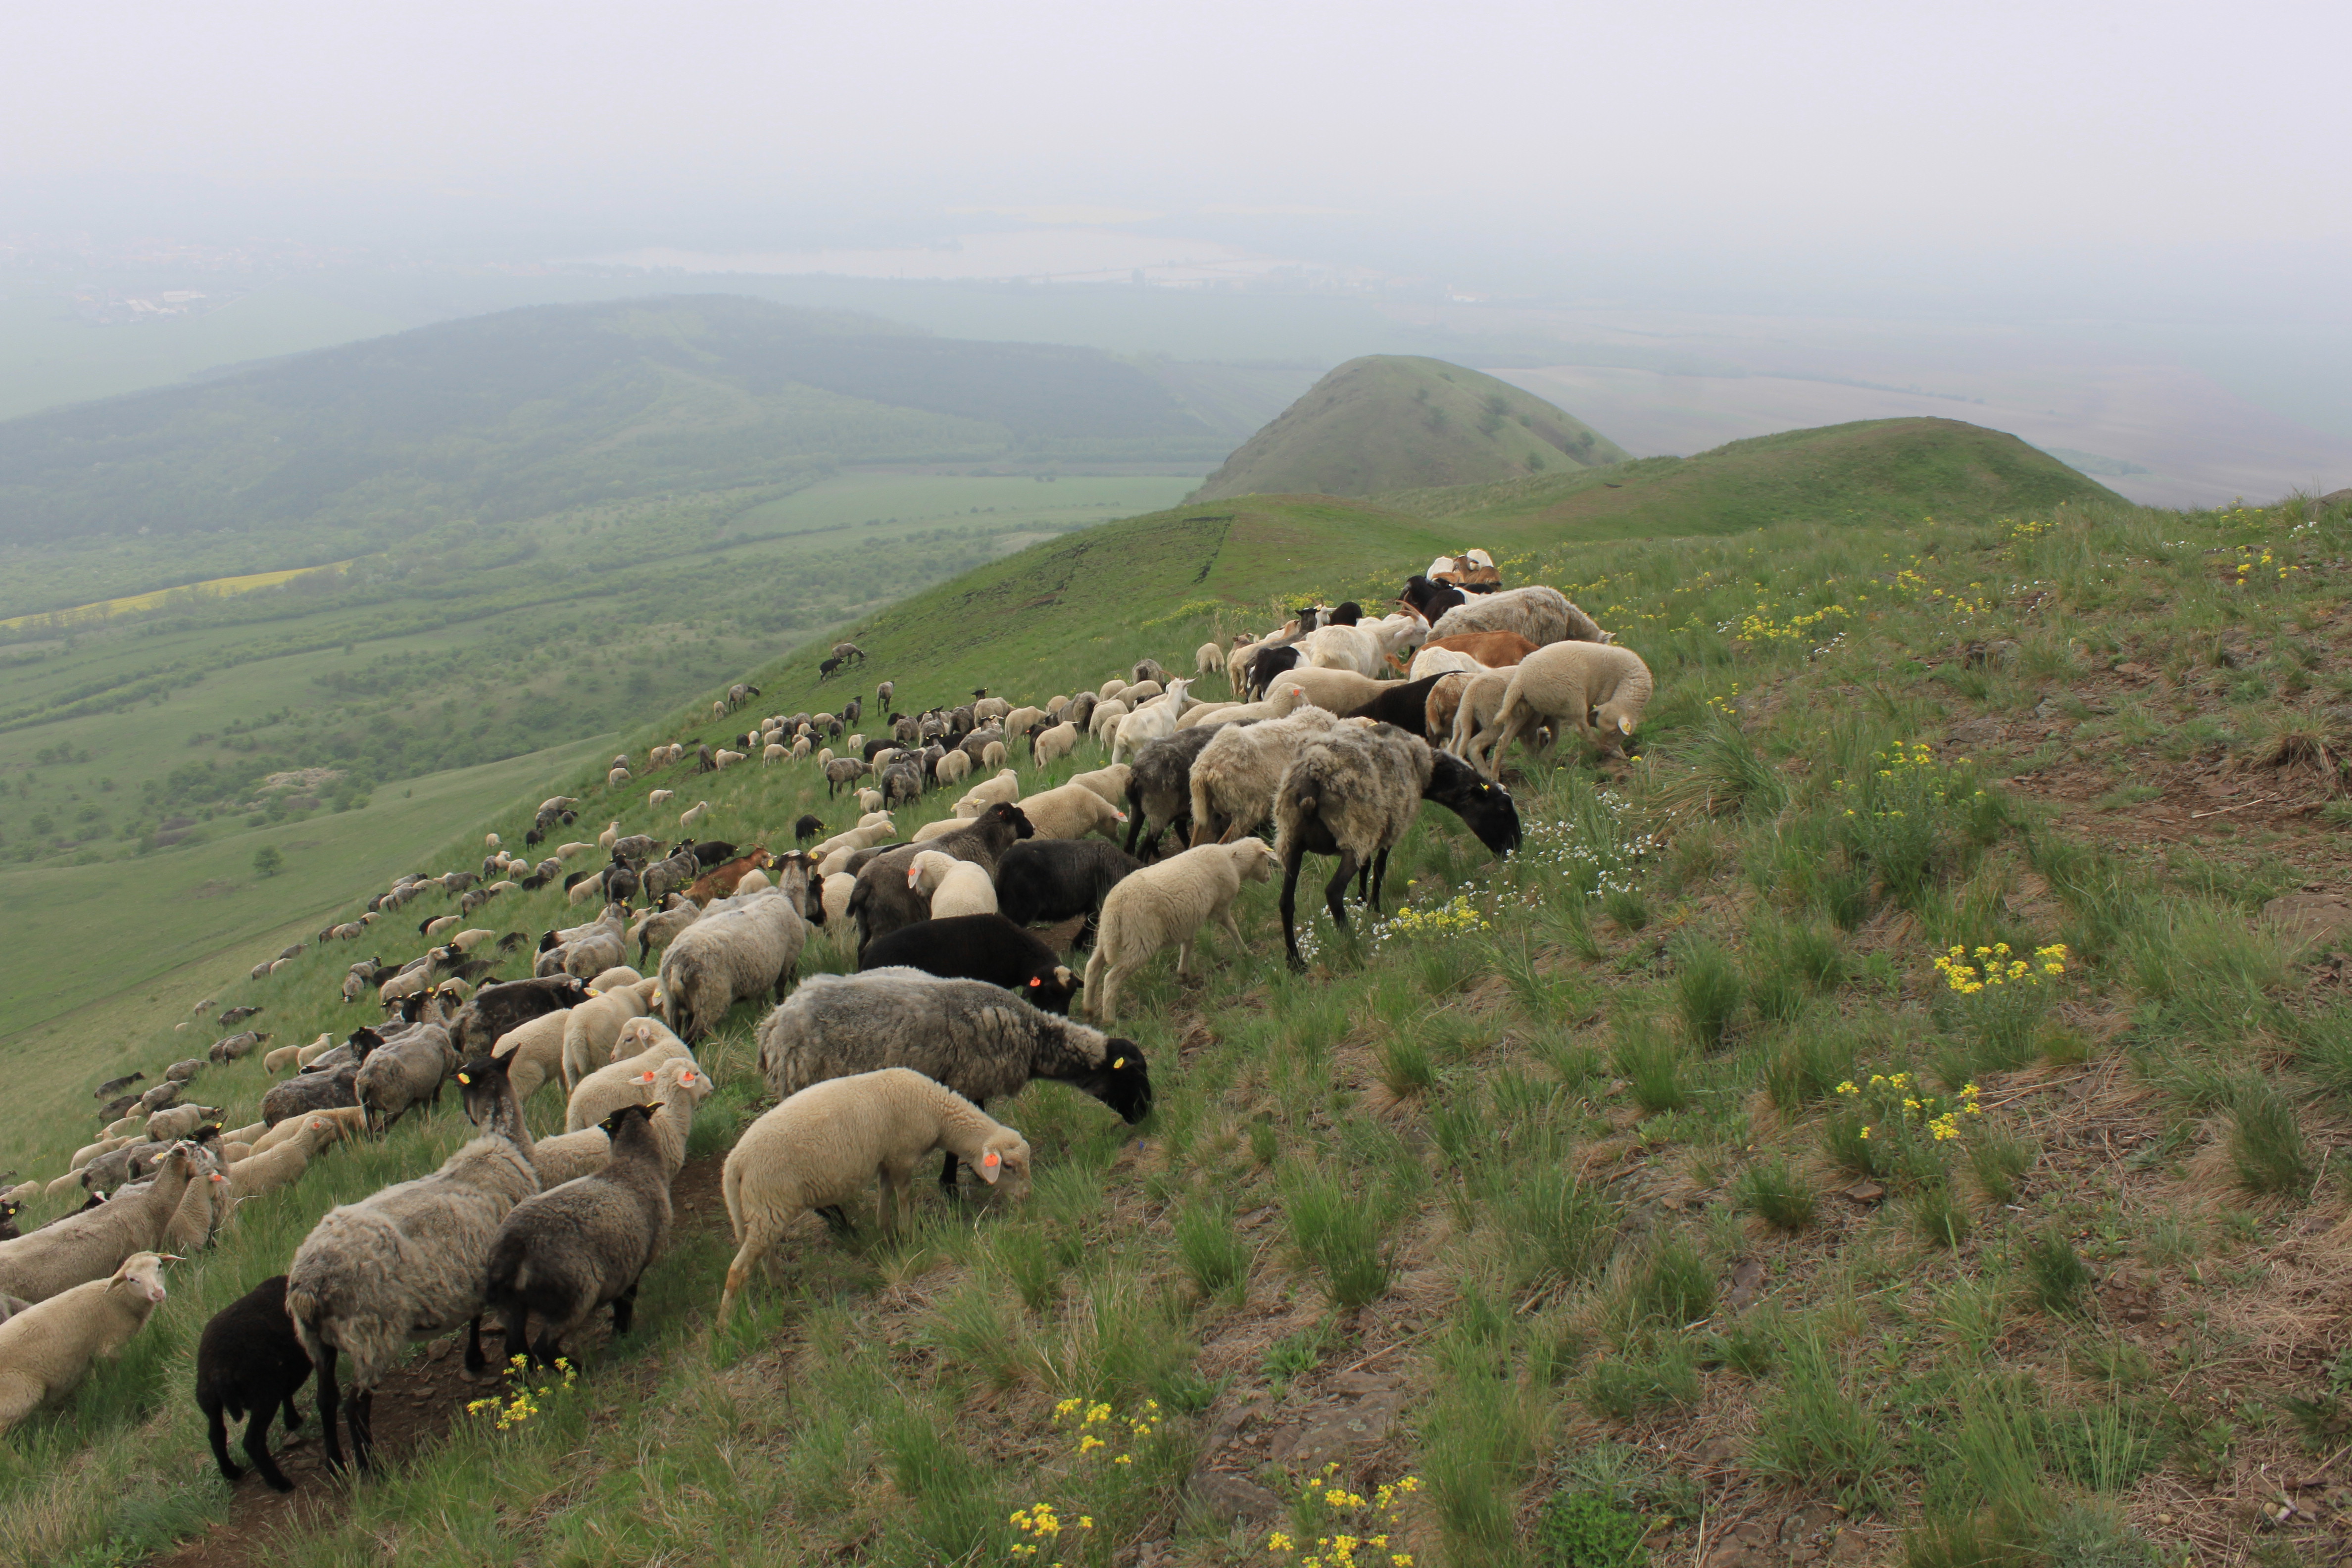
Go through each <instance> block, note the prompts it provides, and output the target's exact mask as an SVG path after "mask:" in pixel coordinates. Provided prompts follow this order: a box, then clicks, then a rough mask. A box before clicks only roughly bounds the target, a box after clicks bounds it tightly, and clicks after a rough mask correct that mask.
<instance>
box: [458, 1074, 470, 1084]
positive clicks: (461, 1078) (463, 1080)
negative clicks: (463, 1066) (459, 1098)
mask: <svg viewBox="0 0 2352 1568" xmlns="http://www.w3.org/2000/svg"><path fill="white" fill-rule="evenodd" d="M457 1081H458V1083H459V1084H461V1085H463V1084H471V1083H472V1082H473V1081H474V1075H473V1074H471V1073H465V1072H461V1073H459V1074H458V1075H457Z"/></svg>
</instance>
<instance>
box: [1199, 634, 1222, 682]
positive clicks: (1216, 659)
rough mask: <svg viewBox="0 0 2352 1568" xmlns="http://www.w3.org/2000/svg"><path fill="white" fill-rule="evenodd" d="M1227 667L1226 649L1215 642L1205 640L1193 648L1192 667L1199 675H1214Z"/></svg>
mask: <svg viewBox="0 0 2352 1568" xmlns="http://www.w3.org/2000/svg"><path fill="white" fill-rule="evenodd" d="M1224 667H1225V650H1224V649H1223V647H1219V646H1218V645H1217V644H1215V643H1213V642H1204V643H1202V645H1201V646H1200V647H1197V648H1194V649H1193V650H1192V669H1193V672H1194V673H1195V674H1198V675H1214V674H1216V673H1217V671H1219V670H1220V669H1223V668H1224Z"/></svg>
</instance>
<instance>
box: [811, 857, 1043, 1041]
mask: <svg viewBox="0 0 2352 1568" xmlns="http://www.w3.org/2000/svg"><path fill="white" fill-rule="evenodd" d="M1033 842H1034V841H1033ZM1046 842H1053V841H1052V840H1047V841H1046ZM894 965H902V966H904V967H906V968H908V969H919V970H921V971H922V972H923V973H926V974H936V975H938V976H939V977H940V979H942V980H985V981H987V982H988V983H989V984H991V985H1002V986H1003V987H1004V989H1006V990H1007V991H1010V992H1012V993H1013V994H1014V995H1016V996H1018V997H1020V998H1021V999H1022V1000H1023V1001H1024V1002H1026V1003H1028V1004H1029V1005H1031V1006H1033V1007H1037V1008H1040V1009H1042V1010H1044V1011H1045V1012H1048V1013H1058V1014H1061V1015H1062V1016H1065V1017H1067V1016H1069V1012H1070V998H1071V997H1072V996H1073V995H1075V994H1076V992H1077V989H1078V977H1077V976H1076V975H1075V974H1073V973H1070V971H1069V969H1068V968H1067V967H1066V965H1064V964H1063V963H1061V961H1060V960H1059V959H1058V958H1057V957H1055V952H1054V950H1053V949H1052V948H1050V947H1047V946H1046V945H1045V943H1044V942H1040V941H1039V940H1038V939H1037V938H1035V937H1034V936H1032V935H1030V934H1029V933H1028V932H1027V931H1024V930H1022V929H1021V928H1020V927H1019V926H1017V925H1014V924H1013V922H1012V921H1009V920H1006V919H1005V918H1004V917H1003V915H1001V914H1000V915H950V916H948V917H947V918H946V919H944V920H934V921H916V922H915V923H914V924H913V925H910V926H901V927H899V928H898V930H897V931H892V932H891V933H890V934H889V935H887V936H877V937H876V938H875V939H874V940H873V941H872V942H868V943H867V944H866V951H865V952H862V953H860V954H858V957H857V967H858V968H859V969H861V970H866V969H887V968H890V967H892V966H894Z"/></svg>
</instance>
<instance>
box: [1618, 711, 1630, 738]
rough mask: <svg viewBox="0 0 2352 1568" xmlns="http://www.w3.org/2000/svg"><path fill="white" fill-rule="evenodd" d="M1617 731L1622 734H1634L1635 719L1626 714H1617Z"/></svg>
mask: <svg viewBox="0 0 2352 1568" xmlns="http://www.w3.org/2000/svg"><path fill="white" fill-rule="evenodd" d="M1617 732H1618V733H1619V734H1621V735H1630V734H1632V733H1633V721H1632V720H1631V719H1628V718H1626V717H1625V715H1623V714H1622V713H1620V714H1618V715H1617Z"/></svg>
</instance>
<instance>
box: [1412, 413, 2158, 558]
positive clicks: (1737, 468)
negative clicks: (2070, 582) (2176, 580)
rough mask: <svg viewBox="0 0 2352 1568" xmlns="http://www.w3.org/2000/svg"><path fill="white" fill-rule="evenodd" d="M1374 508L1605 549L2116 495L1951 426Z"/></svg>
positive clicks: (1845, 433)
mask: <svg viewBox="0 0 2352 1568" xmlns="http://www.w3.org/2000/svg"><path fill="white" fill-rule="evenodd" d="M1379 499H1380V500H1381V503H1382V504H1383V505H1386V506H1391V507H1395V508H1398V509H1401V510H1406V511H1411V512H1413V513H1415V514H1416V515H1419V516H1423V517H1428V518H1431V519H1433V520H1438V519H1442V520H1444V522H1445V524H1446V525H1447V527H1448V528H1450V529H1453V530H1454V531H1458V532H1465V536H1471V535H1475V536H1476V537H1478V538H1481V539H1483V538H1485V537H1486V535H1487V534H1488V533H1490V532H1491V533H1496V534H1497V535H1498V536H1502V537H1509V536H1515V535H1518V534H1525V535H1529V536H1534V537H1540V538H1570V539H1609V538H1620V539H1622V538H1649V537H1655V536H1657V535H1659V534H1662V533H1677V534H1709V533H1730V532H1735V531H1738V530H1740V529H1747V528H1763V527H1769V526H1771V525H1773V524H1776V523H1782V522H1812V523H1841V524H1843V523H1859V522H1869V523H1886V524H1896V525H1899V524H1902V523H1906V522H1929V521H1935V520H1937V519H1938V518H1987V517H1994V516H1998V515H2000V514H2001V513H2003V512H2010V511H2030V510H2042V509H2045V508H2050V507H2055V506H2060V505H2068V504H2071V505H2075V506H2080V505H2084V504H2086V503H2094V502H2105V503H2110V504H2126V503H2125V502H2124V500H2123V498H2122V497H2120V496H2118V495H2116V493H2115V492H2114V491H2112V490H2110V489H2106V487H2105V486H2104V485H2101V484H2099V483H2098V482H2097V481H2096V480H2095V479H2087V478H2085V477H2084V475H2082V474H2080V473H2078V472H2076V471H2075V470H2074V469H2073V468H2069V467H2067V466H2066V465H2065V464H2064V463H2062V462H2060V461H2059V460H2058V459H2057V458H2053V457H2051V456H2050V455H2049V454H2047V453H2045V452H2042V451H2041V450H2039V449H2038V448H2036V447H2030V446H2027V445H2026V444H2025V443H2024V442H2022V441H2021V440H2019V439H2018V438H2017V437H2014V436H2011V435H2008V434H2005V433H2004V432H2002V431H1999V430H1987V429H1985V428H1983V427H1982V426H1976V425H1969V424H1965V423H1963V422H1961V421H1959V420H1957V419H1872V420H1864V421H1860V422H1858V423H1855V424H1852V425H1830V426H1822V427H1821V428H1819V429H1813V430H1789V431H1783V432H1781V433H1780V434H1777V435H1772V436H1759V437H1753V438H1751V439H1749V440H1746V441H1734V442H1731V443H1730V444H1729V445H1727V446H1723V447H1716V448H1715V449H1714V450H1713V451H1711V452H1702V453H1700V454H1699V455H1698V456H1697V457H1695V458H1640V459H1637V460H1634V461H1630V462H1624V463H1620V464H1618V465H1616V466H1614V467H1612V468H1608V469H1606V470H1605V471H1604V470H1598V469H1588V470H1586V471H1584V472H1581V473H1573V474H1561V475H1541V476H1536V477H1532V478H1527V479H1509V480H1505V481H1502V482H1499V483H1496V484H1487V485H1475V486H1457V487H1454V488H1451V489H1408V490H1399V491H1395V492H1391V493H1389V494H1386V495H1382V496H1381V497H1380V498H1379Z"/></svg>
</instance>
